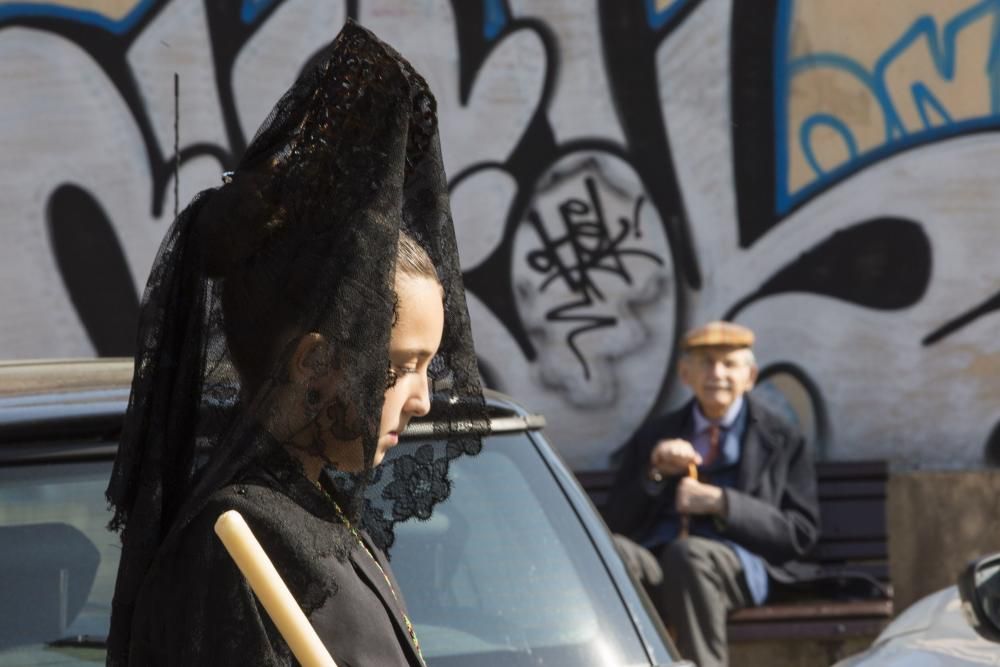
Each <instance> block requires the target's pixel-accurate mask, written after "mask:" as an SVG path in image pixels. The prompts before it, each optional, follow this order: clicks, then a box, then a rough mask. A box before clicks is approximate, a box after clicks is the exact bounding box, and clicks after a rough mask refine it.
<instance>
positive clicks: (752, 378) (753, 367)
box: [747, 364, 760, 391]
mask: <svg viewBox="0 0 1000 667" xmlns="http://www.w3.org/2000/svg"><path fill="white" fill-rule="evenodd" d="M758 373H760V368H758V367H757V364H751V366H750V384H749V385H747V391H750V390H751V389H753V388H754V385H756V384H757V374H758Z"/></svg>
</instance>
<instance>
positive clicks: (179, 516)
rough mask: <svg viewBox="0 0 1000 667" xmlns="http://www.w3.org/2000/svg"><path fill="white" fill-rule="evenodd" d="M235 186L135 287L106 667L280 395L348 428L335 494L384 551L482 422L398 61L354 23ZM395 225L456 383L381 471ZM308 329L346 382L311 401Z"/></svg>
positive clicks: (419, 512)
mask: <svg viewBox="0 0 1000 667" xmlns="http://www.w3.org/2000/svg"><path fill="white" fill-rule="evenodd" d="M227 181H228V182H227V183H226V184H224V185H222V186H220V187H219V188H216V189H212V190H206V191H204V192H201V193H200V194H198V195H197V196H196V197H195V198H194V200H193V201H192V202H191V204H190V205H189V206H188V207H187V208H186V209H185V210H184V211H183V212H182V213H181V214H180V215H179V216H178V218H177V219H176V220H175V221H174V223H173V225H172V226H171V228H170V230H169V231H168V232H167V234H166V236H165V238H164V240H163V243H162V245H161V247H160V250H159V253H158V255H157V257H156V260H155V262H154V264H153V268H152V270H151V272H150V276H149V281H148V283H147V286H146V290H145V293H144V296H143V303H142V309H141V313H140V322H139V331H138V346H137V349H138V350H139V351H138V354H137V357H136V360H135V374H134V378H133V383H132V393H131V397H130V399H129V406H128V413H127V416H126V419H125V424H124V428H123V433H122V437H121V444H120V450H119V455H118V458H117V460H116V463H115V468H114V472H113V474H112V479H111V483H110V485H109V487H108V499H109V501H110V503H111V505H112V507H113V509H114V520H113V522H112V527H113V528H114V529H117V530H120V531H121V534H122V540H123V551H122V558H121V565H120V570H119V575H118V581H117V587H116V592H115V598H114V603H113V616H112V628H111V636H110V638H109V664H127V662H128V647H129V637H130V628H129V622H130V619H132V617H133V612H134V611H135V604H136V600H137V597H138V596H139V592H140V590H141V589H142V587H143V582H144V580H145V578H146V576H147V573H148V572H149V570H150V567H151V565H152V564H153V562H154V559H163V558H164V557H165V556H164V554H168V555H169V553H170V550H171V549H173V548H179V547H177V545H178V544H180V543H181V542H183V540H184V533H185V530H186V529H187V528H188V527H189V526H191V525H192V522H195V520H196V519H197V518H198V517H200V516H201V515H202V513H203V511H204V509H205V508H206V503H209V502H210V499H211V498H213V496H214V494H217V493H218V492H219V491H220V489H224V488H226V487H228V486H230V485H232V484H233V483H235V482H236V481H237V480H238V479H239V478H240V475H241V474H244V473H245V471H246V470H247V469H248V467H250V466H252V465H255V462H256V461H258V460H259V458H260V457H261V456H262V455H263V453H264V450H263V449H262V445H261V442H262V441H267V440H268V439H267V438H261V437H259V433H260V432H261V429H262V428H264V429H266V428H267V427H268V426H267V425H269V424H273V423H276V421H280V420H281V419H282V418H283V417H284V415H283V414H282V410H283V409H284V408H283V407H282V406H283V405H287V403H288V400H289V399H288V397H289V396H290V395H292V396H294V395H295V394H296V392H301V396H300V397H299V398H300V400H299V401H298V402H299V404H302V405H309V406H311V407H310V409H311V410H315V412H314V414H315V415H324V419H325V420H326V421H325V422H324V423H332V425H331V426H329V427H328V428H330V429H332V432H333V433H334V434H335V435H336V437H337V438H338V439H341V440H344V441H348V440H352V439H360V441H361V443H362V445H363V449H364V455H365V457H364V458H365V461H366V464H365V469H364V471H363V472H361V473H354V474H351V475H346V474H340V475H336V477H337V480H338V488H339V489H340V492H341V493H343V494H344V495H343V497H344V498H345V503H346V505H345V510H346V511H347V512H348V515H349V516H350V517H351V519H352V520H353V521H355V522H359V523H360V525H362V526H363V527H364V528H365V529H366V530H367V531H368V534H369V535H370V536H371V539H372V541H373V542H375V543H376V546H378V547H380V548H382V549H388V548H389V547H390V546H391V544H392V541H393V537H392V535H393V525H394V524H396V523H398V522H400V521H405V520H407V519H410V518H412V517H417V518H419V519H426V518H428V517H429V516H430V514H431V511H432V510H433V508H434V506H435V504H437V503H438V502H440V501H441V500H443V499H444V498H446V497H447V496H448V494H449V491H450V485H449V480H448V466H449V462H450V461H451V460H453V459H454V458H456V457H457V456H460V455H463V454H475V453H477V452H478V451H479V448H480V441H479V437H478V436H476V435H475V433H476V432H477V429H468V428H465V426H467V425H468V424H469V423H471V422H477V421H481V420H482V419H484V416H485V408H484V404H483V398H482V391H481V388H480V382H479V376H478V370H477V363H476V357H475V353H474V350H473V346H472V339H471V333H470V326H469V317H468V312H467V309H466V305H465V296H464V292H463V288H462V278H461V270H460V266H459V260H458V252H457V247H456V242H455V235H454V230H453V228H452V221H451V214H450V211H449V205H448V189H447V181H446V178H445V172H444V168H443V165H442V161H441V152H440V146H439V140H438V132H437V117H436V105H435V101H434V97H433V96H432V94H431V92H430V90H429V89H428V87H427V84H426V82H425V81H424V79H423V78H422V77H421V76H420V75H419V74H418V73H416V72H415V71H414V70H413V68H412V67H411V66H410V64H409V63H407V62H406V60H404V59H403V58H402V57H401V56H400V55H399V54H398V53H396V52H395V51H394V50H393V49H392V48H390V47H388V46H387V45H385V44H384V43H382V42H381V41H379V40H378V39H377V38H376V37H374V36H373V35H372V34H371V33H370V32H368V31H367V30H366V29H364V28H362V27H360V26H358V25H357V24H355V23H353V22H349V23H348V24H347V25H346V26H345V27H344V29H343V30H342V32H341V33H340V34H339V35H338V36H337V38H336V39H335V40H334V41H333V42H332V43H331V44H330V45H329V46H328V47H326V48H325V49H323V50H322V51H321V52H320V53H319V54H317V56H316V57H314V59H313V60H312V61H311V62H310V64H309V65H308V66H307V67H306V68H305V70H304V71H303V74H302V75H301V76H300V77H299V79H298V80H297V81H296V83H295V84H294V85H293V86H292V88H291V89H290V90H289V91H288V92H287V93H286V94H285V95H284V96H283V97H282V98H281V99H280V100H279V101H278V103H277V104H276V106H275V107H274V109H273V111H272V112H271V114H270V116H269V117H268V119H267V120H266V121H265V123H264V124H263V126H262V127H261V128H260V130H258V132H257V134H256V136H255V138H254V140H253V141H252V142H251V144H250V146H249V147H248V149H247V151H246V153H245V155H244V156H243V158H242V160H241V161H240V163H239V165H238V167H237V168H236V170H235V171H234V173H233V176H232V178H231V179H227ZM401 230H405V231H406V232H407V233H408V234H409V235H410V236H411V237H412V238H414V239H415V240H416V241H417V242H418V243H419V245H421V246H422V247H423V249H424V250H426V252H427V254H428V255H429V257H430V259H431V260H432V262H433V264H434V267H435V268H436V270H437V273H438V277H439V279H440V282H441V285H442V287H443V291H444V306H445V331H444V336H443V340H442V343H441V346H440V348H439V351H438V355H437V358H436V359H435V360H434V364H433V371H434V376H435V378H436V379H437V380H438V381H439V382H438V383H436V384H437V385H438V386H446V387H448V389H447V390H445V391H442V392H439V393H438V394H436V395H435V396H433V402H434V405H435V408H434V413H433V415H432V416H433V417H434V418H435V423H436V429H437V430H436V436H438V437H437V442H436V443H435V444H424V445H421V446H419V447H417V448H415V450H414V451H412V452H401V455H399V456H395V457H393V458H392V460H391V461H389V462H387V463H386V464H385V465H383V466H381V467H379V468H375V469H373V466H372V460H373V456H374V453H375V450H376V442H377V438H378V429H379V419H380V412H381V406H382V401H383V395H384V392H385V390H386V377H387V367H388V356H387V352H388V344H389V337H390V333H391V328H392V324H393V321H394V317H395V314H394V313H395V294H394V272H395V253H396V248H397V243H398V238H399V235H400V231H401ZM305 332H318V333H320V334H322V336H323V337H324V338H325V339H326V340H328V341H330V343H331V344H330V349H331V350H332V352H331V357H330V359H329V360H328V363H329V364H330V365H331V368H333V369H335V370H336V371H337V377H338V385H337V391H336V397H335V398H334V399H331V400H330V401H329V402H327V403H326V404H323V405H315V400H313V399H314V397H312V396H308V395H306V394H305V392H307V391H308V389H307V388H306V387H298V386H295V385H294V384H293V383H292V382H291V381H290V379H289V377H288V373H287V371H286V370H285V368H287V364H286V360H287V355H286V352H287V346H288V344H289V343H288V341H289V340H291V339H294V335H295V334H296V333H305ZM316 423H318V422H316ZM406 446H407V445H405V444H404V445H401V446H400V447H406ZM214 497H218V496H214ZM343 539H345V540H346V539H347V537H346V536H344V537H343ZM308 543H309V541H308V540H303V541H301V542H300V543H298V544H299V546H298V547H296V548H298V549H301V550H303V553H299V554H295V555H296V557H297V558H298V559H300V560H302V561H303V562H306V561H309V560H310V559H311V558H313V557H320V556H322V555H323V554H319V553H316V554H313V553H308V551H309V547H308V546H302V545H308ZM323 548H324V549H326V550H329V549H330V548H331V547H330V544H329V541H328V540H327V541H325V542H324V547H323ZM347 551H348V549H347V548H344V549H342V550H341V554H343V553H346V552H347ZM157 562H159V561H157ZM336 588H337V587H336V586H335V585H330V586H326V587H325V588H324V589H323V590H324V591H325V594H327V595H335V594H336ZM310 602H311V604H313V605H317V604H320V603H321V601H317V600H311V601H310Z"/></svg>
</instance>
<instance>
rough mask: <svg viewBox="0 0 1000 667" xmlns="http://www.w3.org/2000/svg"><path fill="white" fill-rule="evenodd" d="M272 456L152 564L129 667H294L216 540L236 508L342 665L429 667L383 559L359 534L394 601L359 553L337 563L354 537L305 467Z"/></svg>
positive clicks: (275, 452)
mask: <svg viewBox="0 0 1000 667" xmlns="http://www.w3.org/2000/svg"><path fill="white" fill-rule="evenodd" d="M270 446H271V447H272V449H271V451H270V452H267V453H266V454H265V455H264V456H262V458H261V459H259V460H257V461H255V462H253V463H252V464H251V465H250V466H248V468H247V470H245V471H244V472H243V473H241V474H240V475H239V478H238V481H236V482H235V483H234V484H231V485H228V486H226V487H225V488H223V489H220V490H219V491H217V492H216V493H214V494H213V495H212V497H211V498H210V499H209V501H208V503H206V505H205V507H204V508H203V510H202V511H201V513H200V514H199V515H198V516H197V517H196V518H195V519H194V520H193V521H192V522H191V523H190V524H189V525H188V526H186V527H185V528H184V529H183V531H181V533H180V534H179V535H178V536H177V539H176V541H171V542H170V543H168V544H167V545H165V548H163V549H162V550H161V551H160V553H159V554H158V555H157V558H156V560H155V562H154V563H153V566H152V568H151V569H150V571H149V573H148V575H147V576H146V579H145V581H144V583H143V587H142V590H141V592H140V595H139V599H138V601H137V604H136V613H135V616H134V617H133V620H132V633H131V637H132V645H131V647H130V651H129V659H130V660H131V662H132V663H133V664H136V665H185V666H187V665H190V666H193V667H197V666H199V665H206V666H210V667H221V666H223V665H266V666H271V665H292V664H295V662H294V659H293V657H292V655H291V653H290V651H289V650H288V646H287V644H286V643H285V641H284V639H282V638H281V636H280V634H279V633H278V631H277V629H276V628H275V626H274V624H273V623H272V622H271V619H270V618H269V617H268V616H267V613H266V612H265V611H264V609H263V607H261V606H260V603H259V602H258V601H257V598H256V597H255V596H254V594H253V592H252V591H251V590H250V588H249V586H248V585H247V583H246V581H245V579H244V578H243V575H242V574H241V573H240V572H239V570H238V569H237V568H236V565H235V564H234V563H233V561H232V559H231V558H230V557H229V555H228V554H227V553H226V551H225V549H224V547H223V546H222V543H221V542H220V541H219V539H218V537H217V536H216V535H215V533H214V530H213V527H214V524H215V521H216V519H218V517H219V515H220V514H222V513H223V512H225V511H227V510H231V509H235V510H237V511H239V512H240V513H241V514H242V515H243V517H244V519H246V521H247V524H248V525H249V526H250V528H251V530H253V532H254V535H255V536H256V537H257V539H258V540H259V541H260V542H261V545H262V546H263V547H264V550H265V552H266V553H267V554H268V556H269V557H270V558H271V560H272V562H273V563H274V565H275V568H276V569H277V570H278V573H279V574H280V575H281V577H282V578H283V579H284V580H285V582H286V583H287V584H288V586H289V589H290V590H291V592H292V595H293V596H294V597H295V599H296V600H298V601H299V602H300V603H302V604H303V607H304V609H305V611H306V613H307V616H308V618H309V620H310V622H311V623H312V624H313V627H315V628H316V631H317V634H318V635H319V637H320V639H321V640H322V641H323V643H324V644H325V645H326V647H327V649H328V650H329V651H330V654H331V655H332V656H333V658H334V660H335V661H336V663H337V664H338V665H385V666H387V667H395V666H407V667H418V666H420V665H422V664H423V663H422V662H421V661H420V659H419V657H418V655H417V652H416V650H415V648H414V646H413V644H412V641H411V638H410V636H409V634H408V633H407V629H406V624H405V621H404V619H403V613H404V612H405V610H404V607H403V600H402V597H401V594H400V592H399V587H398V584H396V582H395V579H392V572H391V569H390V567H389V563H388V561H387V560H386V558H385V555H384V554H383V553H382V552H381V550H379V549H378V548H377V547H375V546H373V545H371V542H370V540H368V539H367V535H365V534H364V533H363V532H362V537H363V538H364V539H366V541H368V546H369V549H370V551H371V554H372V555H374V556H375V557H376V558H378V560H379V564H380V565H381V566H382V569H383V571H384V572H385V573H386V575H387V576H388V577H390V578H391V580H392V589H394V590H395V593H396V594H395V595H393V590H391V589H390V587H389V585H388V584H387V583H386V580H385V577H384V576H383V575H382V573H381V572H380V571H379V569H378V568H377V567H376V566H375V563H374V562H373V561H372V558H371V556H369V554H368V553H366V552H365V551H364V550H363V549H362V548H361V547H360V546H357V545H356V546H354V547H353V548H351V550H350V555H349V558H348V559H347V560H341V559H340V558H338V557H337V553H336V552H337V549H338V548H339V541H340V540H341V539H342V538H344V533H345V532H347V531H346V528H345V526H344V524H343V523H342V521H341V519H340V517H339V516H338V515H337V514H336V512H335V509H334V506H333V503H332V502H331V500H330V498H329V497H327V496H326V495H324V494H323V493H322V492H321V491H320V490H319V489H317V488H316V487H315V486H314V485H313V484H312V483H310V482H309V481H308V480H307V479H306V478H305V477H304V476H303V475H302V472H301V466H300V465H299V464H298V462H297V461H294V460H293V459H291V458H290V457H289V456H288V455H287V454H285V453H284V452H283V451H282V450H281V447H280V445H278V444H277V443H272V445H270ZM327 488H332V487H331V486H330V485H327ZM334 493H336V492H335V491H334ZM304 554H308V556H304ZM397 598H398V599H397Z"/></svg>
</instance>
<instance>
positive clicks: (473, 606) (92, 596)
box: [0, 433, 649, 667]
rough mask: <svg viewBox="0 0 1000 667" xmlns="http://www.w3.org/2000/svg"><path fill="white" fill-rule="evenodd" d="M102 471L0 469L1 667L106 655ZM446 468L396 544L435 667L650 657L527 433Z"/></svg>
mask: <svg viewBox="0 0 1000 667" xmlns="http://www.w3.org/2000/svg"><path fill="white" fill-rule="evenodd" d="M407 450H409V451H412V449H411V448H410V447H408V446H406V445H403V446H400V447H399V448H397V452H398V453H400V454H405V452H406V451H407ZM110 472H111V462H110V461H96V462H76V463H71V464H47V465H28V466H13V467H6V468H0V667H13V666H14V665H18V666H21V665H25V666H27V665H93V664H103V662H104V651H103V649H101V648H99V647H90V648H88V647H87V641H86V640H87V637H94V638H96V639H98V640H100V639H103V638H104V637H105V636H106V635H107V631H108V621H109V617H110V611H111V596H112V594H113V591H114V582H115V574H116V571H117V566H118V557H119V549H120V547H119V544H118V538H117V536H116V535H114V534H113V533H110V532H108V530H107V528H106V525H107V522H108V520H109V518H110V514H109V512H108V509H107V504H106V501H105V499H104V489H105V487H106V486H107V480H108V478H109V476H110ZM452 473H453V481H454V486H453V491H452V496H451V498H450V499H449V500H448V501H446V502H445V503H442V504H441V505H439V506H438V507H437V508H436V510H435V513H434V515H433V517H432V518H431V519H430V520H429V521H426V522H417V521H413V522H408V523H405V524H402V525H400V526H399V527H398V529H397V542H396V545H395V546H394V547H393V549H392V551H391V556H392V565H393V569H394V571H395V573H396V575H397V578H398V579H399V581H400V586H401V588H402V589H403V592H404V595H405V598H406V600H407V604H408V606H409V608H410V611H411V616H412V618H413V620H414V623H415V624H416V628H417V633H418V636H419V638H420V640H421V646H422V649H423V652H424V655H425V656H426V657H427V661H428V664H429V665H431V667H448V666H449V665H469V664H475V665H477V666H478V665H482V666H483V667H490V666H491V665H498V666H499V665H504V666H508V665H513V666H516V665H520V664H524V665H529V664H530V665H555V666H558V665H574V666H579V667H587V666H588V665H608V664H615V665H633V664H641V665H648V664H649V663H648V661H647V659H646V655H645V652H644V651H643V649H642V646H641V644H640V643H639V640H638V638H637V636H636V633H635V630H634V627H633V626H632V624H631V621H630V619H629V617H628V615H627V612H626V610H625V608H624V606H623V603H622V602H621V600H620V597H619V595H618V593H617V591H616V589H615V587H614V585H613V584H612V582H611V580H610V578H609V575H608V573H607V571H606V569H605V567H604V565H603V563H602V562H601V560H600V558H599V557H598V556H597V553H596V551H595V549H594V546H593V545H592V544H591V542H590V539H589V537H588V535H587V533H586V532H585V531H584V529H583V527H582V526H581V524H580V522H579V520H578V518H577V516H576V514H575V513H574V510H573V509H572V507H571V506H570V505H569V503H568V501H567V500H566V498H565V496H564V495H563V494H562V491H561V489H560V488H559V487H558V485H557V483H556V482H555V479H554V478H553V477H552V475H551V473H550V472H549V470H548V468H547V467H546V465H545V463H544V461H543V460H542V458H541V456H540V455H539V453H538V452H537V451H536V450H535V448H534V445H533V444H532V442H531V439H530V438H529V437H528V436H527V434H524V433H519V434H510V435H494V436H490V437H489V438H487V439H486V440H485V443H484V451H483V452H482V454H480V456H478V457H476V458H472V459H469V458H465V457H461V458H460V459H458V460H457V461H456V462H455V464H454V465H453V466H452ZM81 639H82V640H83V641H82V642H81V641H80V640H81ZM59 640H63V641H62V642H59ZM53 642H56V645H53Z"/></svg>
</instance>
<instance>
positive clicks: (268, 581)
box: [215, 510, 337, 667]
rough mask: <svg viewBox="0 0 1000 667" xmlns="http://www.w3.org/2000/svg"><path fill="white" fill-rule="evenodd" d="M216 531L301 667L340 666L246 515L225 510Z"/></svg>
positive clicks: (217, 523) (216, 523) (217, 522)
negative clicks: (279, 572)
mask: <svg viewBox="0 0 1000 667" xmlns="http://www.w3.org/2000/svg"><path fill="white" fill-rule="evenodd" d="M215 534H216V535H218V536H219V539H220V540H222V544H223V545H224V546H225V547H226V551H228V552H229V555H230V556H232V558H233V560H234V561H235V562H236V566H237V567H238V568H240V572H242V573H243V576H244V577H246V579H247V583H248V584H250V588H251V589H252V590H253V592H254V594H256V596H257V599H258V600H260V603H261V605H263V606H264V609H265V611H267V615H268V616H270V617H271V620H272V621H274V625H275V627H277V628H278V632H280V633H281V636H282V637H283V638H284V640H285V641H286V642H287V643H288V647H289V648H290V649H292V653H293V654H294V655H295V658H296V659H297V660H298V661H299V662H300V663H301V664H302V666H303V667H337V663H335V662H334V661H333V657H332V656H331V655H330V652H329V651H327V650H326V647H325V646H323V642H322V641H320V638H319V635H317V634H316V630H315V629H314V628H313V626H312V625H311V624H310V623H309V619H307V618H306V615H305V614H304V613H303V612H302V608H301V607H300V606H299V605H298V603H297V602H296V601H295V598H294V597H292V593H291V591H289V590H288V586H286V585H285V582H284V581H282V579H281V575H279V574H278V571H277V570H276V569H274V564H273V563H272V562H271V559H270V558H268V557H267V554H266V553H265V552H264V548H263V547H262V546H260V542H258V541H257V538H256V537H254V535H253V531H251V530H250V526H248V525H247V522H246V521H245V520H244V519H243V516H242V515H241V514H240V513H239V512H237V511H236V510H229V511H228V512H224V513H223V514H222V515H221V516H219V518H218V520H217V521H216V522H215Z"/></svg>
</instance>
